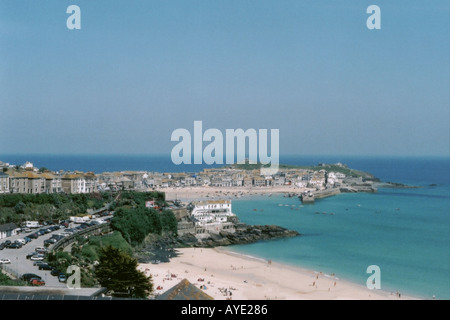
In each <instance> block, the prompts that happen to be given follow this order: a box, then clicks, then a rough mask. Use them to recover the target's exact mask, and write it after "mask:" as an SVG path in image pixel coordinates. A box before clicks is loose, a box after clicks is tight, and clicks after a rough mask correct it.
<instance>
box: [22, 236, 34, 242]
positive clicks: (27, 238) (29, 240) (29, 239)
mask: <svg viewBox="0 0 450 320" xmlns="http://www.w3.org/2000/svg"><path fill="white" fill-rule="evenodd" d="M23 239H24V240H25V242H26V243H28V242H31V241H32V240H33V239H31V238H30V237H28V236H27V237H23Z"/></svg>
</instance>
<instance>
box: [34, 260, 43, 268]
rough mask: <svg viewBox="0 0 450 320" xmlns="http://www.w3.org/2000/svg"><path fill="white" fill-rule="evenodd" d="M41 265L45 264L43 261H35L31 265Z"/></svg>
mask: <svg viewBox="0 0 450 320" xmlns="http://www.w3.org/2000/svg"><path fill="white" fill-rule="evenodd" d="M41 264H46V263H45V262H44V261H35V262H34V263H33V266H35V267H36V266H38V267H39V266H40V265H41Z"/></svg>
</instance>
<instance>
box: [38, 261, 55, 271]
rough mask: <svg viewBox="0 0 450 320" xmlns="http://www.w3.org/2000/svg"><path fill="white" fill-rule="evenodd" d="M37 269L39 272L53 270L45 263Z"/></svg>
mask: <svg viewBox="0 0 450 320" xmlns="http://www.w3.org/2000/svg"><path fill="white" fill-rule="evenodd" d="M38 267H39V270H52V269H53V267H52V266H51V265H49V264H46V263H42V264H40V265H39V266H38Z"/></svg>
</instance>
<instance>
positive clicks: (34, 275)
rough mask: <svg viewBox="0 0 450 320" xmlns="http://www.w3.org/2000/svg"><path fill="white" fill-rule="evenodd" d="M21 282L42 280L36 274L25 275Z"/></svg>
mask: <svg viewBox="0 0 450 320" xmlns="http://www.w3.org/2000/svg"><path fill="white" fill-rule="evenodd" d="M20 279H21V280H23V281H27V282H28V281H30V280H31V279H39V280H40V279H42V278H41V277H40V276H38V275H37V274H34V273H25V274H23V275H22V276H21V277H20Z"/></svg>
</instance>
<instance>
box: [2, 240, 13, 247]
mask: <svg viewBox="0 0 450 320" xmlns="http://www.w3.org/2000/svg"><path fill="white" fill-rule="evenodd" d="M3 244H4V245H5V247H8V246H9V245H10V244H11V241H10V240H6V241H5V242H3Z"/></svg>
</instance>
